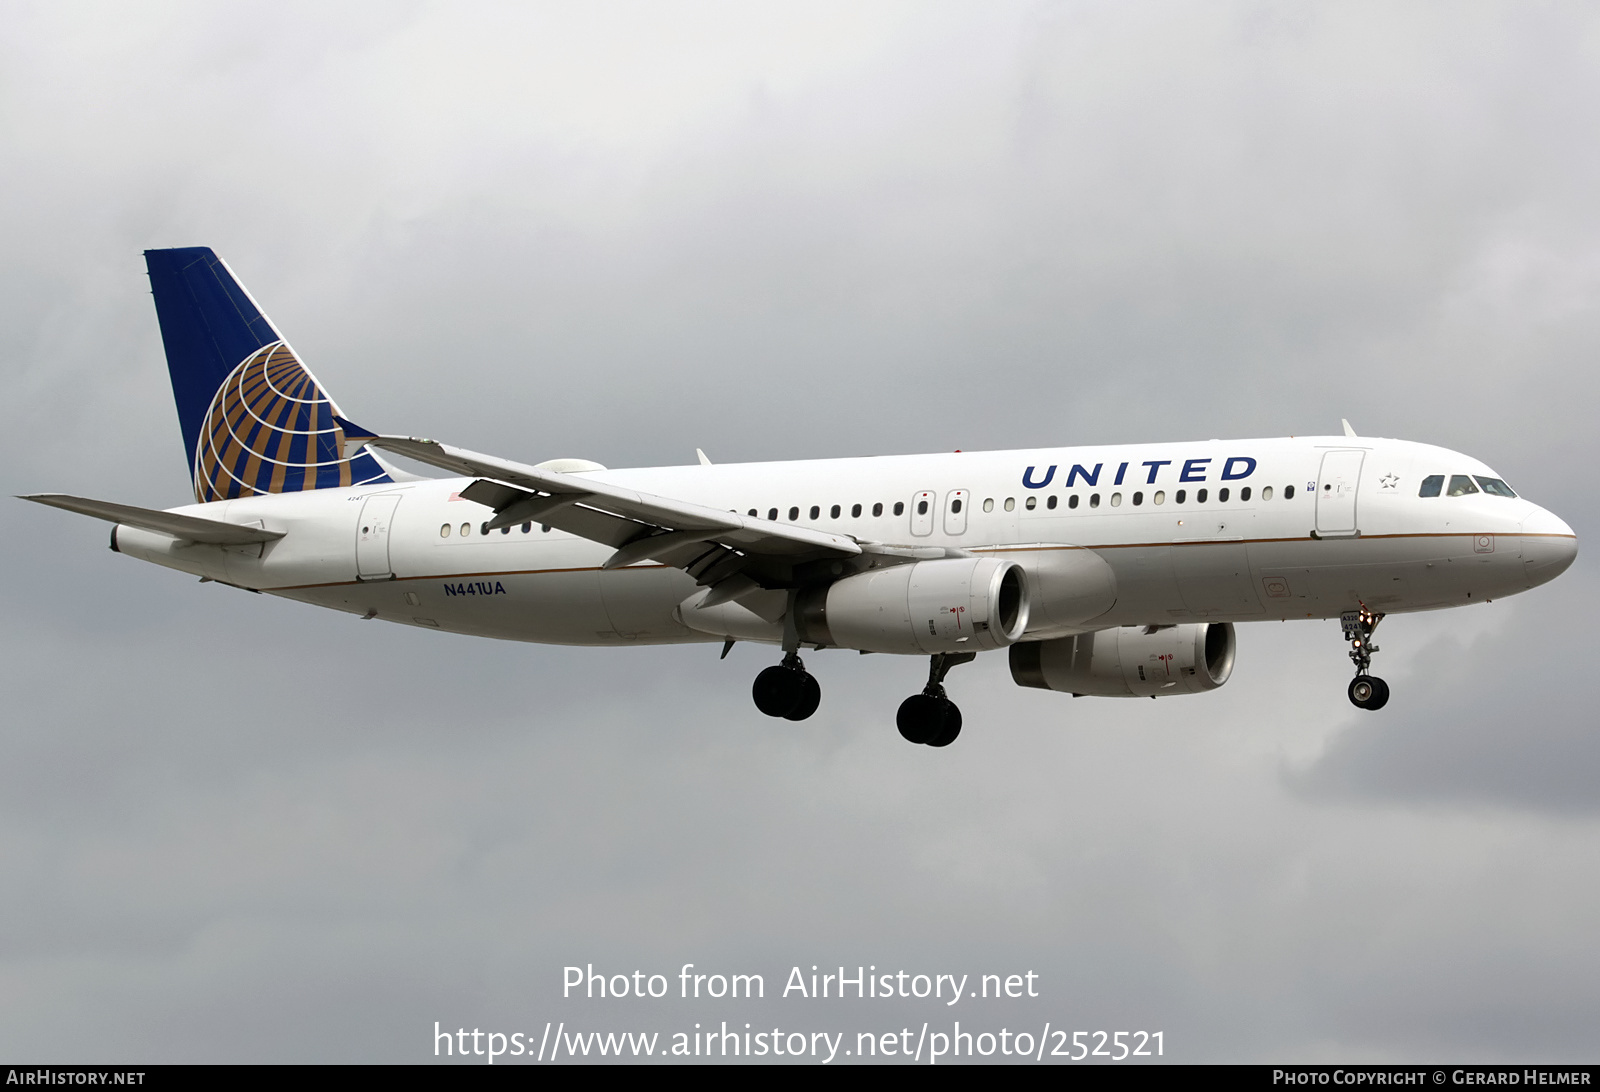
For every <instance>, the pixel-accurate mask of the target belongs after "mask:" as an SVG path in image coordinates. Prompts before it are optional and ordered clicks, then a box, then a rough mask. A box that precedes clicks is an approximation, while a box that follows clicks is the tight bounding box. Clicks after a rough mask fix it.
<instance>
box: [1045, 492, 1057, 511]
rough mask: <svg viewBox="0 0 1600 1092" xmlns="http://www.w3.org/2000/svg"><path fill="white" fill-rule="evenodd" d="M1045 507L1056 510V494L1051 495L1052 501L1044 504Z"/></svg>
mask: <svg viewBox="0 0 1600 1092" xmlns="http://www.w3.org/2000/svg"><path fill="white" fill-rule="evenodd" d="M1044 506H1045V507H1046V508H1050V509H1054V508H1055V506H1056V497H1055V495H1054V494H1051V496H1050V499H1049V500H1047V501H1045V502H1044Z"/></svg>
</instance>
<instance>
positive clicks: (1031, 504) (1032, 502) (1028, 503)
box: [1022, 497, 1039, 512]
mask: <svg viewBox="0 0 1600 1092" xmlns="http://www.w3.org/2000/svg"><path fill="white" fill-rule="evenodd" d="M1022 506H1023V507H1024V508H1026V509H1027V510H1028V511H1030V512H1031V511H1033V510H1034V509H1035V508H1037V507H1039V498H1038V497H1029V498H1028V499H1027V500H1025V501H1023V502H1022Z"/></svg>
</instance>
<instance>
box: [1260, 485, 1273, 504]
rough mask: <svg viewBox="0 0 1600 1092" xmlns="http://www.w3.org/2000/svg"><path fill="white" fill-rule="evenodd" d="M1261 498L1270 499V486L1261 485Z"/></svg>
mask: <svg viewBox="0 0 1600 1092" xmlns="http://www.w3.org/2000/svg"><path fill="white" fill-rule="evenodd" d="M1261 499H1262V500H1264V501H1269V500H1271V499H1272V486H1270V485H1264V486H1262V487H1261Z"/></svg>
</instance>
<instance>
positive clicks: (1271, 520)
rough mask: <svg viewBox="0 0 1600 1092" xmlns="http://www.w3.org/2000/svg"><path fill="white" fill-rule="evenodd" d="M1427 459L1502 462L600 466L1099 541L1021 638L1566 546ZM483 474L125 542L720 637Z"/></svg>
mask: <svg viewBox="0 0 1600 1092" xmlns="http://www.w3.org/2000/svg"><path fill="white" fill-rule="evenodd" d="M1429 475H1444V476H1446V480H1448V479H1449V477H1450V476H1452V475H1484V476H1490V477H1493V476H1495V475H1494V472H1493V471H1492V470H1490V469H1489V468H1488V467H1486V466H1484V464H1482V463H1481V462H1479V461H1477V460H1476V459H1472V458H1470V457H1468V456H1465V455H1461V454H1458V453H1456V452H1452V451H1448V450H1445V449H1443V448H1437V447H1431V446H1428V445H1424V444H1417V443H1411V442H1407V441H1400V440H1382V439H1367V438H1350V437H1328V436H1324V437H1302V438H1298V439H1296V438H1287V439H1269V440H1230V441H1217V440H1211V441H1201V442H1191V443H1173V444H1151V445H1126V446H1116V445H1112V446H1103V447H1092V448H1055V449H1039V450H1025V451H1003V452H980V453H960V452H957V453H950V454H939V455H917V456H888V457H877V458H859V459H832V460H818V461H809V462H787V463H744V464H726V465H714V466H703V465H702V466H686V467H657V468H649V469H636V470H608V471H593V472H591V473H590V475H589V476H592V477H594V478H597V479H601V480H604V481H607V482H613V483H616V484H619V485H624V486H626V487H628V488H630V489H636V490H639V491H641V492H648V493H653V494H658V495H661V496H666V497H672V498H676V499H678V500H682V501H689V502H694V503H698V504H702V505H706V506H710V507H715V508H720V509H727V510H733V511H737V512H740V513H750V512H751V511H752V510H753V511H754V512H755V513H756V514H757V515H758V516H760V517H762V518H774V516H773V514H774V513H775V518H776V519H777V520H778V521H780V522H787V523H795V524H800V525H804V526H812V527H818V528H822V529H825V530H828V531H832V532H835V533H838V534H844V535H850V536H853V537H855V538H856V539H858V540H861V541H872V542H880V543H891V544H899V545H907V546H914V547H947V548H955V549H958V550H967V551H972V552H975V553H985V554H998V555H1001V556H1006V557H1011V558H1013V559H1015V560H1018V561H1019V562H1022V563H1023V564H1025V565H1045V566H1048V563H1049V560H1050V558H1051V556H1052V555H1056V554H1064V553H1065V552H1066V551H1072V550H1089V551H1092V552H1093V553H1094V554H1096V555H1097V556H1098V557H1099V558H1100V559H1102V560H1103V561H1104V562H1105V564H1106V565H1107V566H1109V569H1110V573H1111V574H1112V575H1111V578H1110V587H1109V590H1107V591H1106V592H1105V593H1104V596H1103V598H1104V601H1103V602H1099V603H1097V604H1096V605H1095V606H1094V607H1093V608H1092V609H1093V610H1094V611H1096V612H1097V613H1094V614H1093V616H1092V617H1077V616H1069V615H1066V614H1062V613H1060V612H1059V611H1057V612H1054V613H1053V612H1052V610H1051V606H1052V604H1051V603H1050V602H1049V601H1048V597H1049V596H1050V595H1051V594H1054V593H1053V591H1052V587H1053V585H1052V584H1051V582H1050V581H1049V580H1047V579H1046V580H1038V581H1036V582H1035V585H1034V591H1033V598H1034V602H1033V612H1032V614H1033V621H1032V622H1031V623H1030V625H1029V629H1028V636H1029V637H1056V636H1061V635H1063V634H1067V633H1074V632H1082V631H1085V630H1092V629H1103V628H1107V627H1111V626H1122V625H1168V624H1173V623H1181V622H1199V621H1231V622H1244V621H1253V620H1264V619H1287V618H1322V617H1329V616H1334V615H1338V614H1339V613H1341V612H1343V611H1346V610H1354V609H1357V608H1359V607H1362V606H1364V607H1366V608H1368V609H1370V610H1373V611H1378V612H1383V613H1397V612H1403V611H1418V610H1431V609H1435V608H1440V607H1450V606H1460V605H1463V604H1468V603H1474V602H1480V601H1484V600H1488V599H1493V598H1497V597H1500V596H1504V595H1510V594H1513V593H1515V592H1518V591H1522V590H1525V589H1527V588H1530V587H1533V586H1535V585H1537V584H1541V583H1543V582H1544V581H1546V580H1548V579H1551V578H1552V577H1553V576H1555V575H1557V574H1558V573H1560V572H1561V571H1562V570H1564V569H1565V568H1566V566H1567V564H1569V563H1570V561H1571V559H1572V557H1573V556H1574V554H1575V552H1576V538H1575V536H1574V535H1573V532H1572V530H1571V528H1569V527H1567V525H1566V524H1565V523H1563V522H1562V521H1561V520H1560V519H1558V518H1557V517H1555V516H1554V515H1552V514H1551V513H1549V512H1547V511H1545V510H1544V509H1542V508H1540V507H1539V506H1537V505H1535V504H1532V503H1530V502H1528V501H1526V500H1524V499H1522V498H1520V497H1503V496H1495V495H1490V494H1488V493H1483V492H1478V493H1473V494H1470V495H1466V496H1454V497H1452V496H1445V495H1441V496H1435V497H1419V496H1418V487H1419V483H1420V482H1421V481H1422V480H1423V479H1424V478H1425V477H1427V476H1429ZM472 480H473V479H468V478H454V479H437V480H428V481H413V482H404V483H397V484H387V485H380V486H368V487H363V488H354V489H324V490H316V491H311V492H301V493H286V494H278V495H261V496H252V497H245V498H241V499H237V500H227V501H218V502H214V503H211V504H205V505H191V506H188V507H186V508H182V509H174V511H180V512H187V513H191V514H200V515H204V516H208V517H210V518H212V519H221V520H223V521H225V522H227V523H232V524H240V525H251V526H261V527H264V528H265V529H267V530H271V531H280V532H283V533H284V537H283V538H281V539H279V540H277V541H275V542H270V543H267V544H265V545H250V546H243V547H223V546H208V545H196V544H186V543H184V542H182V541H181V540H177V539H174V538H172V537H170V536H167V535H163V534H158V533H154V532H150V531H141V530H137V529H135V528H131V527H127V526H121V527H119V528H118V530H117V536H116V540H117V545H118V548H119V549H120V550H121V551H122V552H124V553H128V554H131V555H133V556H136V557H140V558H143V559H145V560H148V561H153V562H156V563H158V564H161V565H166V566H169V567H172V568H176V569H181V570H184V571H186V572H190V573H194V574H197V575H200V576H204V577H208V578H211V579H214V580H219V581H225V582H227V583H229V584H234V585H238V586H240V587H245V588H250V589H253V590H257V591H262V592H268V593H271V594H275V595H282V596H285V597H288V598H291V599H298V600H302V601H304V602H308V603H314V604H317V605H319V606H326V607H333V608H336V609H339V610H345V611H350V612H352V613H356V614H361V615H367V616H371V617H376V618H381V619H384V620H387V621H393V622H401V623H405V624H408V625H417V626H425V627H431V628H437V629H443V630H449V631H451V632H456V633H467V634H475V635H478V636H484V637H496V638H503V639H509V640H519V641H537V642H547V643H557V644H580V645H605V644H618V643H627V642H635V643H652V644H654V643H666V642H683V641H707V640H715V639H718V637H717V635H715V634H712V633H708V632H705V631H704V630H703V629H692V628H690V627H689V626H687V625H685V624H684V622H683V621H682V617H683V614H682V611H681V609H680V605H681V604H683V603H684V601H685V600H686V599H687V598H689V597H690V596H691V595H693V594H695V593H696V591H697V589H696V585H695V582H694V580H693V579H692V578H691V577H689V576H688V575H687V574H685V573H684V572H683V571H682V570H679V569H675V568H668V567H665V566H663V565H660V564H658V563H656V562H653V561H645V562H640V563H638V564H635V565H630V566H626V567H622V568H616V569H611V570H604V569H602V568H601V564H602V562H603V561H605V560H606V558H607V557H609V556H610V555H611V554H612V553H613V552H614V549H613V547H610V546H606V545H602V544H599V543H595V542H591V541H588V540H586V539H582V538H577V537H574V536H572V535H569V534H566V533H564V532H561V531H558V530H553V529H550V530H546V529H543V528H541V526H540V525H539V524H532V525H526V524H525V525H521V526H515V527H511V528H509V529H507V530H505V531H492V532H490V533H488V534H484V533H482V527H483V525H484V523H485V522H486V521H487V520H488V519H490V518H491V516H492V512H491V511H490V510H489V509H487V508H485V507H483V506H482V505H479V504H475V503H473V502H471V501H465V500H461V499H460V498H459V497H458V496H457V494H458V493H459V492H460V490H461V489H463V488H464V487H465V486H466V485H467V484H468V483H469V482H470V481H472ZM1180 491H1182V493H1183V497H1182V500H1181V501H1180V499H1179V492H1180ZM1202 491H1204V496H1203V499H1202ZM1224 491H1226V497H1225V498H1224ZM1246 491H1248V499H1246ZM1052 501H1053V505H1052ZM897 505H898V506H899V509H898V513H897V511H896V506H897ZM835 512H837V514H835ZM813 513H815V514H813ZM857 513H859V514H857ZM874 513H879V514H874ZM1079 556H1082V555H1079ZM1096 564H1098V562H1097V563H1096ZM1041 597H1044V598H1045V601H1041ZM1102 608H1103V609H1102ZM1080 613H1081V612H1080ZM756 639H762V637H761V636H760V635H757V636H756Z"/></svg>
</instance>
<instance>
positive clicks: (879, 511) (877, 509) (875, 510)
mask: <svg viewBox="0 0 1600 1092" xmlns="http://www.w3.org/2000/svg"><path fill="white" fill-rule="evenodd" d="M872 514H873V515H874V516H881V515H883V502H882V501H879V502H878V503H877V504H874V505H873V506H872Z"/></svg>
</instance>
